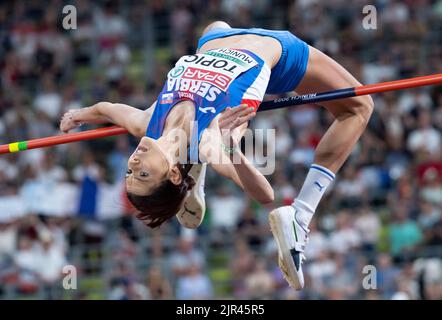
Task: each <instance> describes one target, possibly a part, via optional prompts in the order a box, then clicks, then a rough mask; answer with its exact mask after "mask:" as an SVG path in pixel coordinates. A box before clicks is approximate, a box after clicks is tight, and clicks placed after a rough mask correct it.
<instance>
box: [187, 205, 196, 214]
mask: <svg viewBox="0 0 442 320" xmlns="http://www.w3.org/2000/svg"><path fill="white" fill-rule="evenodd" d="M184 211H186V212H189V213H190V214H191V215H193V216H196V212H195V211H192V210H189V209H187V207H186V206H184Z"/></svg>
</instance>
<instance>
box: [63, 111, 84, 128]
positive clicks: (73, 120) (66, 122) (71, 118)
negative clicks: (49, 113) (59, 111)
mask: <svg viewBox="0 0 442 320" xmlns="http://www.w3.org/2000/svg"><path fill="white" fill-rule="evenodd" d="M79 112H81V109H73V110H69V111H68V112H66V113H65V114H64V115H63V117H62V118H61V121H60V130H61V131H62V132H64V133H68V132H69V130H72V129H75V128H77V127H79V126H81V125H82V124H83V123H82V122H81V121H79V120H78V114H79Z"/></svg>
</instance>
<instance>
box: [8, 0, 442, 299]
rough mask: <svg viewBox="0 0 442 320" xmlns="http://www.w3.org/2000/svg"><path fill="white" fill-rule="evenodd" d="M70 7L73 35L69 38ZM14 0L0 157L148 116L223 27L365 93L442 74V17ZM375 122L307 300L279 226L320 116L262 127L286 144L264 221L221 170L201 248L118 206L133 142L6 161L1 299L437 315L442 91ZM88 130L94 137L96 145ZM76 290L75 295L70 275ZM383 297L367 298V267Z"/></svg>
mask: <svg viewBox="0 0 442 320" xmlns="http://www.w3.org/2000/svg"><path fill="white" fill-rule="evenodd" d="M67 4H73V5H74V6H75V7H76V10H77V29H76V30H65V29H63V28H62V20H63V14H62V8H63V6H64V5H67ZM365 4H367V3H366V1H359V0H358V1H344V0H332V1H317V0H299V1H284V0H279V1H269V0H258V1H252V0H181V1H174V0H169V1H166V0H152V1H149V0H145V1H141V0H140V1H135V0H132V1H93V2H92V1H84V0H83V1H61V0H52V1H51V0H44V1H43V0H35V1H8V2H6V1H2V2H1V4H0V77H1V78H0V81H1V89H0V144H4V143H8V142H13V141H20V140H27V139H31V138H37V137H45V136H49V135H54V134H59V131H58V123H59V119H60V117H61V115H62V114H63V113H64V112H65V111H67V110H69V109H74V108H81V107H86V106H89V105H91V104H94V103H96V102H99V101H104V100H106V101H112V102H122V103H127V104H129V105H132V106H135V107H137V108H140V109H145V108H146V107H147V106H150V104H151V103H152V102H153V101H154V100H155V99H156V95H157V94H158V93H159V92H160V90H161V87H162V85H163V81H164V80H165V74H166V73H167V72H168V70H169V69H170V68H171V66H172V65H173V64H174V63H175V61H176V60H177V58H178V57H180V56H181V55H184V54H189V53H194V52H195V48H196V44H197V40H198V38H199V35H200V33H201V31H202V29H203V28H204V27H205V26H206V25H207V24H208V23H210V22H212V21H214V20H225V21H227V22H228V23H229V24H231V25H232V26H234V27H263V28H271V29H288V30H290V31H292V32H293V33H294V34H296V35H297V36H299V37H300V38H302V39H304V40H305V41H306V42H308V43H309V44H311V45H313V46H315V47H317V48H318V49H320V50H322V51H324V52H325V53H327V54H329V55H330V56H332V57H333V58H334V59H336V60H337V61H338V62H339V63H341V64H342V65H343V66H345V67H346V68H347V69H348V70H349V71H350V72H351V73H353V74H354V75H355V76H356V77H357V78H358V79H359V80H360V81H361V82H363V83H375V82H380V81H387V80H394V79H400V78H406V77H412V76H419V75H426V74H432V73H437V72H439V73H440V72H442V59H441V57H442V36H441V35H442V1H441V0H419V1H411V0H409V1H394V0H379V1H371V2H370V4H373V5H375V7H376V9H377V29H370V30H366V29H364V28H363V25H362V19H363V18H364V14H363V13H362V9H363V7H364V5H365ZM373 98H374V101H375V113H374V115H373V117H372V120H371V122H370V124H369V128H368V129H367V130H366V132H365V133H364V135H363V137H362V138H361V140H360V142H359V143H358V145H357V147H356V148H355V149H354V152H353V153H352V155H351V157H350V159H349V160H348V161H347V163H346V164H345V166H344V167H343V169H342V170H341V171H340V173H339V174H338V178H337V180H336V182H335V184H334V187H333V188H332V190H331V191H330V192H329V193H328V194H327V196H326V197H325V198H324V199H323V201H322V202H321V204H320V206H319V208H318V211H317V214H316V216H315V219H314V221H313V223H312V225H311V230H312V231H311V234H310V243H309V245H308V247H307V251H306V255H307V258H308V260H307V262H306V264H305V276H306V288H305V290H303V291H301V292H295V291H293V290H291V289H289V288H288V286H287V284H286V282H285V280H284V279H283V277H282V274H281V272H280V270H279V268H278V266H277V251H276V250H277V249H276V246H275V243H274V241H273V238H272V236H271V233H270V230H269V226H268V220H267V215H268V213H269V212H270V210H271V209H273V208H275V207H277V206H280V205H282V204H288V203H290V202H291V200H292V199H293V197H295V196H296V194H297V192H298V190H299V188H300V186H301V184H302V182H303V180H304V177H305V175H306V173H307V170H308V167H309V165H310V163H311V162H312V161H313V154H314V148H315V146H316V144H317V143H318V141H319V139H320V137H321V135H322V134H323V133H324V132H325V130H326V129H327V127H328V126H329V125H330V123H331V120H332V119H331V117H330V115H329V114H327V113H326V112H325V111H324V109H322V108H319V107H318V106H313V105H305V106H299V107H293V108H287V109H284V110H278V111H273V112H267V113H265V114H258V116H257V117H256V119H255V120H254V121H253V122H252V127H253V128H275V129H276V142H277V143H276V144H275V145H273V144H271V145H270V144H269V145H268V146H267V147H268V148H274V149H272V150H274V151H275V153H276V157H277V169H276V171H275V172H274V174H272V175H270V176H268V179H269V180H270V181H271V184H272V185H273V187H274V190H275V196H276V201H275V203H274V204H273V205H272V206H268V207H263V206H261V205H259V204H257V203H255V202H253V201H251V200H250V199H248V198H247V197H246V196H245V195H244V193H243V192H241V191H240V190H238V189H237V188H236V187H234V186H233V185H232V184H231V183H229V182H228V181H227V180H225V179H221V178H218V176H216V175H215V174H214V172H213V171H210V170H209V172H208V176H207V180H206V201H207V206H208V208H207V213H206V217H205V220H204V222H203V225H202V226H201V227H200V228H199V229H198V230H197V231H196V232H192V231H189V230H183V229H181V228H180V225H179V223H178V221H177V220H176V219H174V220H173V221H171V222H170V223H168V224H166V225H164V226H162V227H161V228H160V229H159V230H155V231H152V230H149V229H147V228H146V227H145V226H144V225H142V224H141V223H140V222H138V221H136V220H135V219H134V218H133V217H132V216H131V214H130V209H129V207H128V205H127V203H126V202H125V201H124V198H123V191H124V188H123V179H124V174H125V171H126V162H127V158H128V155H129V154H130V153H131V151H132V150H133V147H134V145H136V143H137V140H135V139H134V138H132V137H130V136H128V135H123V136H119V137H115V138H105V139H98V140H93V141H88V142H81V143H72V144H68V145H62V146H57V147H52V148H47V149H36V150H31V151H25V152H22V153H17V154H12V155H3V156H1V157H0V298H3V299H210V298H215V299H218V298H233V299H442V266H441V257H442V223H441V211H442V137H441V130H442V87H441V86H439V87H424V88H419V89H413V90H406V91H401V92H390V93H384V94H377V95H374V96H373ZM91 128H94V127H92V126H86V127H84V128H82V130H85V129H91ZM66 265H73V266H75V268H76V270H77V273H76V275H77V289H73V290H66V289H64V288H63V286H62V285H63V277H64V276H65V275H63V273H62V271H63V267H64V266H66ZM366 265H372V266H374V267H375V268H376V274H375V280H376V281H375V285H376V289H370V290H367V289H366V288H364V287H363V278H364V277H365V276H366V274H364V273H363V272H362V270H363V268H364V266H366Z"/></svg>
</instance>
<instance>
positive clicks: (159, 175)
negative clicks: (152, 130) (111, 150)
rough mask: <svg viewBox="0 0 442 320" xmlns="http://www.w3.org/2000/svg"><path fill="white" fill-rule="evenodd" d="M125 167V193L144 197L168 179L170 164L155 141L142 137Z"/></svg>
mask: <svg viewBox="0 0 442 320" xmlns="http://www.w3.org/2000/svg"><path fill="white" fill-rule="evenodd" d="M127 167H128V170H127V174H126V190H127V192H129V193H132V194H135V195H139V196H145V195H149V194H150V193H151V192H152V190H153V189H155V188H156V187H157V186H158V185H159V184H160V183H161V182H162V181H164V180H165V179H168V176H169V172H170V168H171V163H170V162H169V161H168V160H167V157H166V156H165V153H164V151H163V150H162V149H161V147H160V146H159V144H158V142H157V141H156V140H154V139H151V138H148V137H143V138H142V139H141V141H140V143H139V144H138V147H137V148H136V149H135V151H134V153H132V155H131V156H130V158H129V161H128V162H127Z"/></svg>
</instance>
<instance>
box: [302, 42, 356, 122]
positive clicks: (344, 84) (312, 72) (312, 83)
mask: <svg viewBox="0 0 442 320" xmlns="http://www.w3.org/2000/svg"><path fill="white" fill-rule="evenodd" d="M360 85H361V83H360V82H359V81H358V80H356V78H355V77H353V76H352V75H351V74H350V72H348V71H347V70H346V69H345V68H344V67H343V66H341V65H340V64H339V63H337V62H336V61H335V60H333V59H332V58H330V57H329V56H327V55H326V54H324V53H322V52H321V51H319V50H318V49H315V48H313V47H311V46H310V47H309V59H308V64H307V70H306V72H305V75H304V77H303V78H302V80H301V82H300V83H299V85H298V86H297V87H296V89H295V91H296V92H297V93H298V94H306V93H313V92H323V91H331V90H336V89H344V88H348V87H356V86H360ZM360 99H361V98H360V97H353V98H346V99H339V100H332V101H327V102H321V103H320V104H321V105H322V106H324V107H326V108H327V109H328V110H329V111H330V112H332V113H333V114H334V115H335V116H337V115H339V114H342V113H343V112H347V111H348V108H351V107H352V106H354V105H358V104H360Z"/></svg>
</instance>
